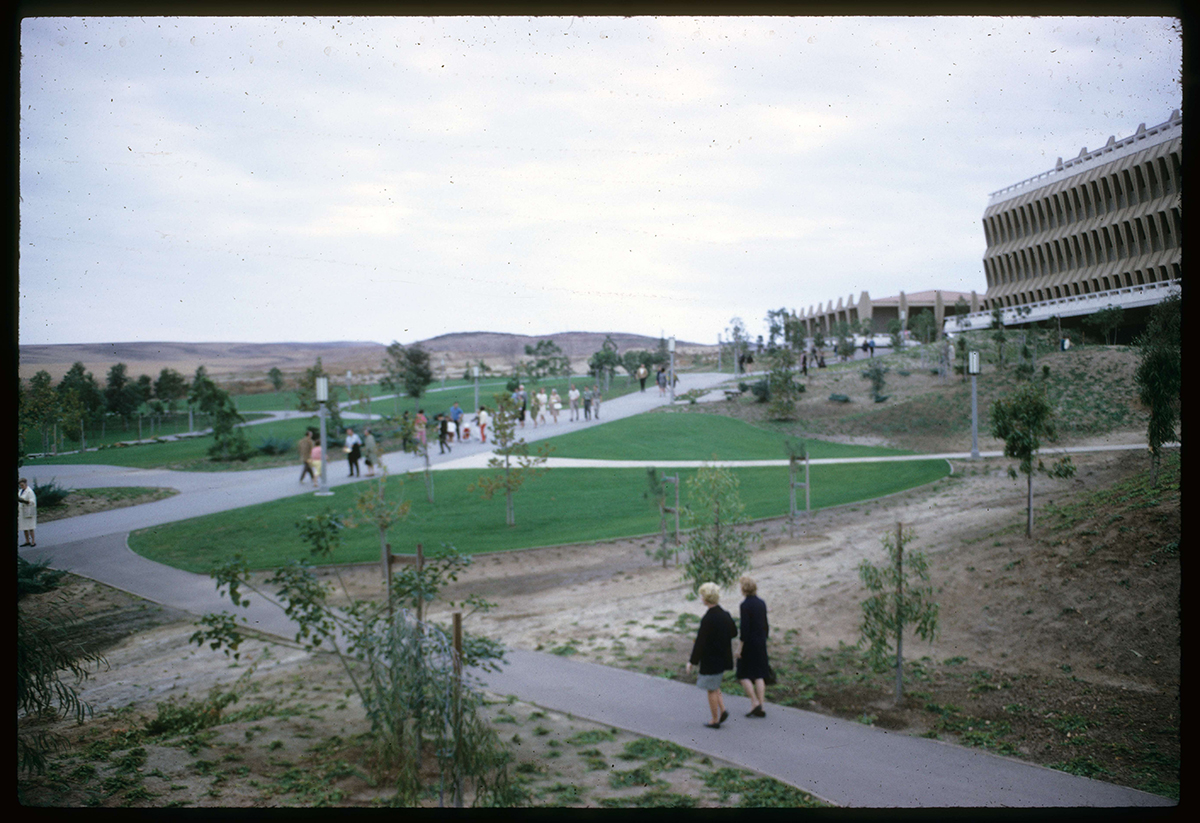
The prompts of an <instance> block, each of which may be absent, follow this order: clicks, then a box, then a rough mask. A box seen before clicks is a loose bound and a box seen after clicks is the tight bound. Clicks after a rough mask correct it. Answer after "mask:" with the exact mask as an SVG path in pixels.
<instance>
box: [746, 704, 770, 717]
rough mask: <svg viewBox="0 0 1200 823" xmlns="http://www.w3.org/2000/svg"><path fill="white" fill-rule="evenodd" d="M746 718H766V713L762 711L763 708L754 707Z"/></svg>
mask: <svg viewBox="0 0 1200 823" xmlns="http://www.w3.org/2000/svg"><path fill="white" fill-rule="evenodd" d="M746 716H747V717H766V716H767V713H766V712H764V711H763V707H762V706H755V707H754V708H753V709H752V710H751V711H750V714H748V715H746Z"/></svg>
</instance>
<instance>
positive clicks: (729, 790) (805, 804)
mask: <svg viewBox="0 0 1200 823" xmlns="http://www.w3.org/2000/svg"><path fill="white" fill-rule="evenodd" d="M704 785H705V786H707V787H708V788H710V789H712V790H713V791H715V792H716V793H717V797H718V799H719V800H720V801H721V802H722V803H724V802H726V801H728V800H729V798H730V797H732V796H733V795H738V804H737V805H738V806H739V807H740V808H744V809H749V808H819V807H823V806H825V804H824V803H822V802H821V801H819V800H817V799H816V798H814V797H813V796H812V795H811V794H809V793H808V792H805V791H801V790H800V789H797V788H795V787H793V786H789V785H787V784H786V783H781V782H780V781H778V780H775V779H774V778H771V777H755V776H753V775H752V774H751V773H750V772H747V771H743V770H741V769H732V768H729V767H724V768H720V769H714V770H713V771H711V772H709V773H708V774H706V775H705V776H704Z"/></svg>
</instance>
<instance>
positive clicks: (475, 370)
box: [471, 363, 479, 412]
mask: <svg viewBox="0 0 1200 823" xmlns="http://www.w3.org/2000/svg"><path fill="white" fill-rule="evenodd" d="M471 376H472V377H473V378H475V411H477V412H478V411H479V364H478V363H476V364H475V365H474V366H472V367H471Z"/></svg>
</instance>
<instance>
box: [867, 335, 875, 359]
mask: <svg viewBox="0 0 1200 823" xmlns="http://www.w3.org/2000/svg"><path fill="white" fill-rule="evenodd" d="M867 344H868V345H869V346H870V347H871V356H872V357H874V356H875V338H874V337H872V338H871V339H870V340H868V341H867Z"/></svg>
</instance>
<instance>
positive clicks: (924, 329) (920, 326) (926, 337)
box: [912, 309, 937, 343]
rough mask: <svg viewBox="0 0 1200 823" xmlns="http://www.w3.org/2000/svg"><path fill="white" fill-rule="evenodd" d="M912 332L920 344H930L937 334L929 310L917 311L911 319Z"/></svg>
mask: <svg viewBox="0 0 1200 823" xmlns="http://www.w3.org/2000/svg"><path fill="white" fill-rule="evenodd" d="M912 331H913V334H915V335H916V336H917V339H919V340H920V341H921V342H922V343H928V342H930V341H931V340H932V339H933V338H934V337H935V336H936V332H937V320H936V319H935V318H934V316H933V312H931V311H930V310H929V309H924V310H923V311H919V312H917V313H916V315H914V316H913V319H912Z"/></svg>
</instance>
